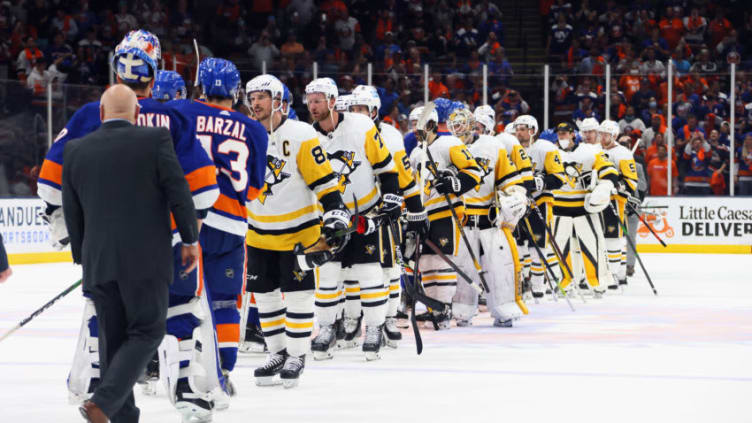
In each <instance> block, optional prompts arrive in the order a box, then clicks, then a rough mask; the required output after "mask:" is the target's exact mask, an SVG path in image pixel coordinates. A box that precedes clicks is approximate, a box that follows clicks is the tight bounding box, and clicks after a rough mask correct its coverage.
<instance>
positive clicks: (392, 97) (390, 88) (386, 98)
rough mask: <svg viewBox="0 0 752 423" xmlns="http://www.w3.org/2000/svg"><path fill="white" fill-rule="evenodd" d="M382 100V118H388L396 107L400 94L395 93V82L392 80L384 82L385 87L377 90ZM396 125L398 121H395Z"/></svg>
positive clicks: (380, 111) (380, 112)
mask: <svg viewBox="0 0 752 423" xmlns="http://www.w3.org/2000/svg"><path fill="white" fill-rule="evenodd" d="M376 90H377V91H378V93H379V98H380V99H381V108H380V109H379V115H380V116H382V117H383V116H386V115H388V114H389V113H391V112H392V108H393V106H396V105H397V103H396V101H397V99H398V98H399V94H397V93H396V92H395V91H394V80H393V79H392V78H386V80H385V81H384V87H383V88H381V87H379V88H377V89H376ZM395 123H396V121H395Z"/></svg>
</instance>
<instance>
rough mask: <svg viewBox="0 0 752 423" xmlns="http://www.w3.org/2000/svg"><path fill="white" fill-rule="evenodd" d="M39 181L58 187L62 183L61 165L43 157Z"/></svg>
mask: <svg viewBox="0 0 752 423" xmlns="http://www.w3.org/2000/svg"><path fill="white" fill-rule="evenodd" d="M39 182H41V183H43V184H47V185H49V186H51V187H55V188H57V189H60V186H61V184H62V183H63V165H61V164H58V163H55V162H53V161H52V160H48V159H45V160H44V163H42V169H41V171H40V172H39Z"/></svg>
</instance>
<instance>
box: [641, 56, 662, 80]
mask: <svg viewBox="0 0 752 423" xmlns="http://www.w3.org/2000/svg"><path fill="white" fill-rule="evenodd" d="M640 73H642V74H643V75H647V77H648V78H649V79H650V82H651V83H652V84H653V85H658V83H659V82H660V80H663V79H666V67H665V66H664V65H663V62H661V61H660V60H658V59H657V58H656V57H655V48H653V47H648V48H646V49H645V52H644V53H643V61H642V65H640Z"/></svg>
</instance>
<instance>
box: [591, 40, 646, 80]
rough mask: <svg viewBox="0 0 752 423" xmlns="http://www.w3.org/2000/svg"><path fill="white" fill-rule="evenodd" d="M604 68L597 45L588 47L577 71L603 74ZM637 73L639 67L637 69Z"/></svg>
mask: <svg viewBox="0 0 752 423" xmlns="http://www.w3.org/2000/svg"><path fill="white" fill-rule="evenodd" d="M605 69H606V59H605V58H604V57H603V56H601V54H600V52H599V51H598V48H597V47H592V48H591V49H590V55H589V56H587V57H586V58H584V59H582V62H580V65H579V66H578V67H577V73H582V74H586V75H603V72H604V71H605ZM637 72H638V73H639V69H637Z"/></svg>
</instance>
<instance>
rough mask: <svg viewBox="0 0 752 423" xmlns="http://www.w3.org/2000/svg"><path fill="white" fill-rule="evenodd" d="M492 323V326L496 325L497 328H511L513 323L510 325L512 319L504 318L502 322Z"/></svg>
mask: <svg viewBox="0 0 752 423" xmlns="http://www.w3.org/2000/svg"><path fill="white" fill-rule="evenodd" d="M493 325H494V327H497V328H511V327H513V325H512V319H509V320H504V321H503V322H494V323H493Z"/></svg>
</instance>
